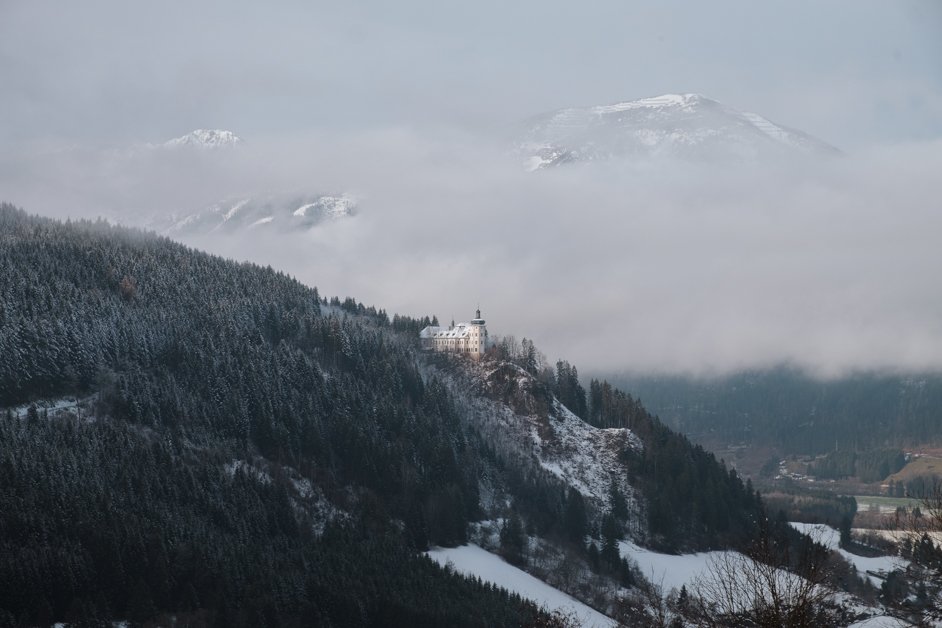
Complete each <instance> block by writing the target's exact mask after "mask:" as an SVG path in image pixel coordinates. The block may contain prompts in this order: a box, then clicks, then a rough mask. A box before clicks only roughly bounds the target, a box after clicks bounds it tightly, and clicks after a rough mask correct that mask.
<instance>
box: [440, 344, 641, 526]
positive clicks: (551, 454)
mask: <svg viewBox="0 0 942 628" xmlns="http://www.w3.org/2000/svg"><path fill="white" fill-rule="evenodd" d="M462 373H463V374H464V375H468V374H470V376H471V377H472V381H473V384H472V388H473V392H476V393H482V392H483V393H484V394H483V395H482V394H470V393H471V391H469V389H468V381H467V379H466V378H465V377H462V378H454V377H451V378H448V380H446V381H450V384H451V388H452V391H453V392H454V393H455V394H456V396H458V397H459V398H463V399H464V403H465V405H466V407H467V409H468V416H469V420H471V421H473V422H474V423H475V426H476V428H477V429H478V430H480V431H481V432H482V433H483V434H485V435H486V436H487V437H488V441H489V442H491V443H494V444H495V445H496V446H497V447H498V448H502V451H501V453H503V454H504V455H506V456H508V457H510V458H512V459H513V460H515V462H516V463H519V464H522V465H525V466H529V467H530V468H531V469H533V470H539V471H541V472H543V473H548V474H550V475H552V476H555V477H556V478H557V479H558V480H560V481H561V482H562V483H563V484H565V485H568V486H569V487H571V488H574V489H576V490H578V491H579V492H580V493H581V494H582V496H583V497H584V498H585V500H586V501H587V502H588V503H590V504H592V505H593V506H594V507H595V508H596V509H597V510H598V511H599V512H604V511H606V510H607V509H608V503H609V496H610V490H611V487H612V486H613V485H614V486H615V487H617V488H618V490H619V491H620V492H621V494H622V495H624V496H625V499H626V502H627V504H628V508H629V510H630V511H631V516H629V518H628V520H629V526H630V531H631V534H632V535H633V536H635V537H636V538H638V539H639V540H641V539H643V538H644V534H645V527H644V526H645V521H646V519H645V517H644V516H643V514H642V510H643V498H642V496H641V493H640V492H639V491H637V490H636V489H635V488H634V487H633V486H632V485H631V484H630V483H629V482H628V474H627V473H625V466H624V463H623V462H622V460H621V455H622V454H623V452H624V451H626V450H628V449H633V450H639V449H640V448H641V447H642V446H643V445H642V443H641V439H639V438H638V436H637V435H635V434H634V433H633V432H632V431H631V430H629V429H626V428H610V429H601V428H597V427H594V426H592V425H589V424H588V423H586V422H585V421H583V420H582V419H580V418H579V417H577V416H576V415H574V414H573V413H572V412H570V411H569V410H568V409H567V408H566V407H565V406H563V405H562V404H561V403H560V402H559V401H558V400H557V399H556V398H555V397H554V396H553V395H552V394H551V393H550V392H549V391H548V390H547V389H546V387H545V386H544V385H543V384H542V383H540V382H539V381H537V380H536V379H535V378H534V377H533V376H532V375H530V374H529V373H527V372H526V371H525V370H523V369H522V368H520V367H519V366H517V365H515V364H512V363H509V362H494V361H482V362H480V363H473V364H472V363H467V364H464V365H463V368H462Z"/></svg>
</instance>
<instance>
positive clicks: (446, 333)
mask: <svg viewBox="0 0 942 628" xmlns="http://www.w3.org/2000/svg"><path fill="white" fill-rule="evenodd" d="M469 335H471V323H458V324H457V325H455V326H454V327H452V328H451V329H442V328H441V327H437V326H435V325H429V326H428V327H426V328H425V329H423V330H422V331H420V332H419V338H464V337H466V336H469Z"/></svg>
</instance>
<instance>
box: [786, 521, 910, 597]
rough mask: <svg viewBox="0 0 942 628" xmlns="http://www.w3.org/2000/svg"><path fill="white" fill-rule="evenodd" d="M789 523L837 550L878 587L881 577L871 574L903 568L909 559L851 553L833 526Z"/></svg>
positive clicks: (886, 572) (881, 582) (885, 572)
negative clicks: (841, 542)
mask: <svg viewBox="0 0 942 628" xmlns="http://www.w3.org/2000/svg"><path fill="white" fill-rule="evenodd" d="M790 525H791V526H792V527H793V528H795V529H796V530H798V531H799V532H802V533H804V534H807V535H808V536H810V537H811V538H813V539H814V540H816V541H817V542H818V543H821V544H822V545H824V546H825V547H827V548H828V549H831V550H834V551H836V552H838V553H839V554H840V555H841V556H843V557H844V559H845V560H847V562H849V563H850V564H852V565H853V566H854V567H856V568H857V571H858V572H859V573H860V575H861V576H863V575H866V576H867V578H869V579H870V582H871V583H872V584H873V586H875V587H877V588H880V585H881V584H883V579H882V578H879V577H877V576H875V575H873V574H888V573H890V572H891V571H895V570H897V569H905V568H906V566H907V565H908V564H909V561H906V560H904V559H902V558H900V557H898V556H874V557H868V556H858V555H857V554H852V553H851V552H848V551H847V550H845V549H842V548H841V547H840V533H839V532H838V531H837V530H835V529H834V528H832V527H830V526H826V525H824V524H821V523H798V522H794V521H793V522H790Z"/></svg>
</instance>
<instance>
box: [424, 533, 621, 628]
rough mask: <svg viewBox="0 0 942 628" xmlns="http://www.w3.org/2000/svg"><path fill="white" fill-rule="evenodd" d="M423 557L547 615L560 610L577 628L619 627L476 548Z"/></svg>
mask: <svg viewBox="0 0 942 628" xmlns="http://www.w3.org/2000/svg"><path fill="white" fill-rule="evenodd" d="M426 554H427V555H428V556H429V558H431V559H432V560H434V561H435V562H437V563H438V564H440V565H443V566H444V565H447V564H449V563H450V564H451V565H453V566H454V569H455V571H457V572H459V573H462V574H465V575H468V576H477V577H478V578H480V579H481V580H484V581H485V582H492V583H494V584H496V585H498V586H501V587H504V588H505V589H507V590H508V591H513V592H515V593H518V594H519V595H521V596H523V597H525V598H527V599H529V600H533V601H534V602H535V603H537V604H539V605H541V606H542V607H543V608H545V609H546V610H548V611H555V610H559V611H562V612H563V613H566V614H569V615H571V616H572V617H573V619H575V620H576V621H578V623H579V625H580V626H585V627H586V628H609V627H611V626H617V625H618V624H617V623H616V622H615V620H613V619H611V618H610V617H606V616H605V615H603V614H602V613H600V612H598V611H597V610H595V609H593V608H591V607H589V606H586V605H585V604H583V603H582V602H580V601H579V600H577V599H575V598H573V597H571V596H569V595H566V594H565V593H563V592H562V591H560V590H559V589H554V588H553V587H551V586H549V585H548V584H546V583H545V582H543V581H542V580H538V579H537V578H534V577H533V576H531V575H530V574H528V573H527V572H525V571H523V570H521V569H517V568H516V567H514V566H513V565H511V564H509V563H507V562H505V561H504V559H503V558H501V557H500V556H497V555H496V554H492V553H490V552H488V551H487V550H485V549H482V548H480V547H478V546H477V545H462V546H461V547H435V548H432V549H431V550H429V551H428V552H426Z"/></svg>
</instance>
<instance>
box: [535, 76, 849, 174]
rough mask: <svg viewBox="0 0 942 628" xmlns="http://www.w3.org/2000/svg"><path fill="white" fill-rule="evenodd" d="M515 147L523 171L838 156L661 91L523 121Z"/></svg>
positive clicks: (802, 136) (770, 126)
mask: <svg viewBox="0 0 942 628" xmlns="http://www.w3.org/2000/svg"><path fill="white" fill-rule="evenodd" d="M518 149H519V151H520V153H521V155H522V156H523V157H524V159H525V165H526V167H527V168H528V169H529V170H538V169H541V168H547V167H551V166H558V165H561V164H565V163H571V162H587V161H606V160H612V159H647V158H651V157H680V158H685V159H692V160H696V161H699V160H709V159H716V158H720V159H733V160H749V159H755V158H760V157H764V156H771V155H780V154H789V153H795V152H797V153H806V154H837V153H839V152H840V151H838V149H836V148H834V147H833V146H831V145H829V144H827V143H826V142H824V141H822V140H819V139H817V138H815V137H813V136H811V135H809V134H807V133H804V132H802V131H798V130H795V129H791V128H788V127H785V126H782V125H779V124H777V123H774V122H771V121H769V120H767V119H766V118H764V117H762V116H760V115H758V114H755V113H749V112H742V111H738V110H736V109H734V108H732V107H729V106H726V105H724V104H722V103H720V102H717V101H716V100H713V99H710V98H707V97H706V96H703V95H701V94H664V95H661V96H655V97H652V98H643V99H640V100H632V101H627V102H620V103H615V104H610V105H598V106H591V107H571V108H566V109H559V110H557V111H552V112H549V113H545V114H542V115H539V116H536V117H534V118H532V119H530V120H529V121H528V122H527V123H526V128H525V131H524V132H523V136H522V139H521V141H520V143H519V145H518Z"/></svg>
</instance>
